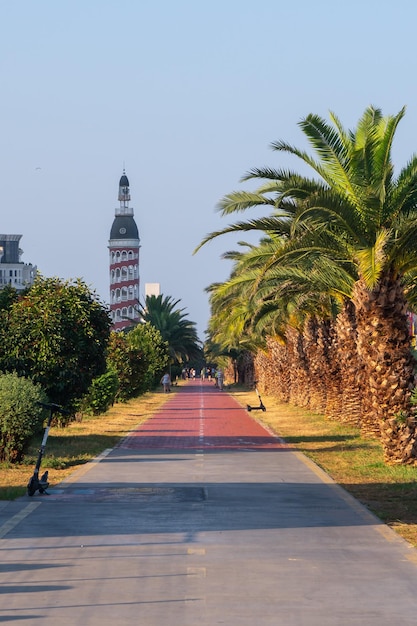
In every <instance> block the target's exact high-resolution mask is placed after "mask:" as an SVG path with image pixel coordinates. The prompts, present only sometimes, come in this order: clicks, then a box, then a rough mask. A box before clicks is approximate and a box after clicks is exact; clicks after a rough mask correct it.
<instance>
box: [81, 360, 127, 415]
mask: <svg viewBox="0 0 417 626" xmlns="http://www.w3.org/2000/svg"><path fill="white" fill-rule="evenodd" d="M118 389H119V378H118V376H117V372H116V370H115V369H113V368H109V369H108V370H107V372H106V373H105V374H102V375H101V376H98V377H97V378H95V379H94V380H93V382H92V383H91V386H90V389H89V391H88V393H87V395H86V396H85V397H84V398H83V401H82V403H81V407H80V408H81V411H83V412H85V413H90V414H92V415H99V414H100V413H105V412H106V411H107V409H108V408H109V407H111V406H112V405H113V404H114V401H115V399H116V394H117V391H118Z"/></svg>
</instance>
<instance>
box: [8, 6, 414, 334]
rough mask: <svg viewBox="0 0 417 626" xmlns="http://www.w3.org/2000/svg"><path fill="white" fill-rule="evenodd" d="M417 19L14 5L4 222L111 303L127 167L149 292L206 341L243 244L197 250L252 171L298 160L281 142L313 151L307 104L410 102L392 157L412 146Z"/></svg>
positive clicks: (288, 9) (353, 111)
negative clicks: (306, 140) (273, 146)
mask: <svg viewBox="0 0 417 626" xmlns="http://www.w3.org/2000/svg"><path fill="white" fill-rule="evenodd" d="M416 24H417V3H416V2H415V0H397V2H395V3H393V2H391V1H390V2H388V1H386V0H351V1H350V2H335V0H316V2H311V0H299V1H297V0H294V1H293V2H288V1H287V0H286V1H281V0H258V1H257V2H253V0H251V1H248V0H211V1H210V2H200V1H199V0H194V1H192V0H175V1H174V0H159V1H158V0H37V1H36V2H35V1H34V0H13V1H12V0H8V1H6V0H1V1H0V64H1V65H0V67H1V70H0V72H1V87H2V89H1V99H0V111H1V115H0V119H1V122H2V132H1V140H0V155H1V156H0V159H1V196H0V197H1V206H2V209H1V216H2V219H1V225H0V232H3V233H12V234H14V233H15V234H22V235H23V236H22V240H21V246H22V249H23V250H24V254H23V257H22V260H23V261H25V262H30V263H33V264H35V265H37V266H38V269H39V270H40V272H41V273H42V274H43V275H44V276H59V277H61V278H65V279H66V278H75V277H82V278H84V280H85V281H86V282H87V284H89V285H90V286H91V287H92V288H94V289H95V290H96V291H97V293H98V294H99V296H100V297H101V299H102V300H103V301H105V302H107V301H108V297H109V296H108V291H109V280H108V250H107V245H108V238H109V234H110V228H111V224H112V221H113V217H114V210H115V208H116V206H117V204H118V203H117V192H118V182H119V178H120V176H121V174H122V171H123V167H125V168H126V173H127V175H128V177H129V180H130V186H131V195H132V202H131V205H132V206H133V208H134V210H135V219H136V222H137V224H138V227H139V232H140V237H141V246H142V247H141V262H140V275H141V285H142V288H141V291H142V294H143V292H144V285H145V283H147V282H159V283H160V284H161V289H162V292H163V294H164V295H169V296H172V297H173V298H175V299H181V306H183V307H185V309H186V313H187V314H188V316H189V319H190V320H191V321H194V322H196V323H197V328H198V331H199V334H200V337H201V338H204V330H205V328H206V324H207V321H208V318H209V308H208V299H207V295H206V294H205V291H204V289H205V287H207V286H208V285H209V284H210V283H212V282H217V281H222V280H225V279H226V278H227V276H228V274H229V271H230V265H229V262H227V261H224V260H221V259H220V256H221V254H222V253H223V252H224V251H227V250H232V249H236V247H237V245H236V242H237V239H239V238H234V236H225V237H223V238H220V239H218V240H216V241H214V242H212V243H210V244H208V245H207V246H205V247H204V248H203V249H202V250H201V251H200V252H199V253H198V254H197V255H195V256H193V255H192V251H193V249H194V248H195V246H196V245H197V244H198V243H200V241H201V240H202V239H203V237H204V236H205V235H206V234H207V233H208V232H211V231H214V230H218V229H219V228H223V227H224V226H226V225H227V224H228V223H229V222H230V221H232V220H230V219H225V218H221V216H220V215H219V213H218V212H217V211H216V204H217V202H218V201H219V200H220V198H221V197H222V196H223V195H224V194H226V193H228V192H230V191H232V190H235V189H243V188H247V186H246V187H245V186H244V185H242V184H241V183H239V179H240V177H241V176H242V175H243V174H244V173H245V172H246V171H247V170H248V169H250V168H251V167H262V166H266V165H269V166H279V165H280V166H283V167H285V166H288V165H291V166H293V165H294V163H287V162H285V161H284V160H283V159H284V158H287V157H285V156H283V155H278V154H276V153H273V152H272V151H271V150H270V147H269V145H270V143H271V142H272V141H274V140H278V139H284V140H287V141H289V142H291V143H293V144H295V145H298V146H300V147H302V146H303V145H304V144H303V136H302V134H301V131H300V129H299V128H298V126H297V123H298V122H299V120H300V119H301V118H302V117H305V116H306V115H307V114H308V113H311V112H312V113H317V114H319V115H322V116H323V117H327V115H328V111H329V110H332V111H334V112H335V113H336V114H337V115H338V117H339V118H340V119H341V120H342V122H343V123H344V125H345V126H347V127H349V128H351V127H353V126H354V125H355V124H356V122H357V120H358V119H359V117H360V116H361V115H362V113H363V111H364V109H365V108H366V107H367V106H368V105H369V104H373V105H374V106H377V107H379V108H381V109H382V110H383V112H384V113H385V114H395V113H397V112H398V111H399V110H400V108H401V107H402V106H403V105H406V107H407V113H406V116H405V118H404V120H403V121H402V122H401V124H400V127H399V130H398V134H397V138H396V143H395V152H394V157H395V163H396V166H397V168H400V167H402V166H403V165H405V163H406V162H407V161H408V159H409V157H410V156H411V154H412V153H414V152H415V151H417V133H416V128H417V80H416V65H417V62H416V59H417V53H416V43H415V42H416V35H415V33H416ZM278 159H280V160H279V161H278ZM247 217H248V218H249V217H250V214H249V213H248V214H247ZM233 221H234V220H233ZM240 238H242V237H240ZM246 239H247V238H246Z"/></svg>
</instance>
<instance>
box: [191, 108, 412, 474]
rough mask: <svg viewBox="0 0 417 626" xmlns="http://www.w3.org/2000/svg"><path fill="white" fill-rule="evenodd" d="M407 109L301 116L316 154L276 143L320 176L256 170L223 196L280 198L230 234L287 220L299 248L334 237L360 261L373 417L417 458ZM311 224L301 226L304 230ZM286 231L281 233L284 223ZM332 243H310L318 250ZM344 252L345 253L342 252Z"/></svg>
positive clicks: (362, 347) (232, 203) (358, 289)
mask: <svg viewBox="0 0 417 626" xmlns="http://www.w3.org/2000/svg"><path fill="white" fill-rule="evenodd" d="M404 113H405V110H404V109H402V110H401V111H400V112H399V113H398V114H397V115H395V116H387V117H383V116H382V113H381V111H380V110H379V109H375V108H373V107H368V108H367V109H366V110H365V112H364V114H363V116H362V118H361V119H360V120H359V123H358V125H357V128H356V130H355V131H346V130H345V129H344V128H343V126H342V124H341V123H340V121H339V120H338V118H337V117H336V116H335V115H334V114H330V118H331V122H332V123H331V124H328V123H327V122H326V121H325V120H323V119H322V118H320V117H319V116H317V115H313V114H311V115H308V116H307V117H306V118H305V119H304V120H302V121H301V122H300V127H301V129H302V130H303V132H304V134H305V135H306V137H307V139H308V141H309V143H310V145H311V147H312V148H313V151H314V152H315V155H316V158H314V157H312V156H310V155H309V154H308V153H306V152H304V151H302V150H299V149H297V148H295V147H293V146H291V145H289V144H287V143H286V142H283V141H279V142H274V143H273V144H272V147H273V149H274V150H276V151H279V152H284V153H287V154H291V155H294V156H296V157H298V158H299V159H300V160H301V161H302V162H303V163H304V164H306V165H307V166H309V168H311V169H312V170H313V173H314V177H313V178H308V177H305V176H300V175H299V174H297V173H296V172H292V171H289V170H271V169H253V170H251V171H250V172H249V173H248V174H247V175H246V176H245V177H244V180H249V179H262V180H263V181H266V182H263V184H262V186H261V187H260V188H258V190H257V191H256V192H252V193H245V192H234V193H232V194H229V195H228V196H225V198H224V199H223V200H222V202H221V203H220V208H221V209H222V212H223V214H229V213H233V212H237V211H242V210H246V209H247V208H250V207H252V206H260V205H270V206H273V207H274V212H275V215H273V216H271V217H269V218H263V219H258V220H251V221H249V222H246V223H245V222H240V223H238V224H234V225H232V226H229V227H227V228H226V229H223V231H219V232H217V233H212V234H211V235H209V236H208V237H207V238H206V239H205V240H204V241H203V243H205V241H208V240H210V238H213V237H214V236H218V235H219V234H223V233H224V232H233V231H238V230H253V229H264V230H266V231H267V232H268V228H269V229H275V228H276V227H278V228H280V227H281V226H282V224H283V223H285V222H287V223H290V225H291V229H292V232H293V233H295V236H294V237H293V241H294V242H295V245H296V246H299V244H300V243H301V242H302V237H300V232H302V230H304V232H311V233H312V236H313V238H314V235H315V234H317V235H318V239H320V235H322V236H324V237H325V238H327V237H330V239H331V240H332V242H333V253H329V254H330V255H332V254H333V258H336V257H337V256H339V258H341V259H342V260H343V262H347V263H352V264H353V265H354V268H355V271H356V273H357V281H356V283H355V287H354V289H353V293H352V301H353V304H354V311H355V323H356V333H357V351H358V355H359V358H360V362H361V371H360V374H361V383H362V386H363V387H364V388H365V389H366V393H364V404H363V416H362V418H363V421H364V423H365V424H368V425H369V428H370V430H374V429H380V430H381V436H382V439H383V443H384V446H385V451H386V457H387V459H388V460H390V461H393V462H409V461H412V460H413V458H414V457H415V455H416V450H415V435H414V426H413V422H412V421H411V420H410V419H409V418H408V416H409V414H410V403H409V398H410V392H411V389H412V388H413V385H414V369H415V362H414V359H413V357H412V355H411V351H410V337H409V333H408V328H407V299H406V293H405V291H404V283H405V281H406V280H407V276H409V275H410V273H412V272H415V271H416V268H417V246H415V241H416V240H417V211H416V206H417V157H415V156H413V157H412V158H411V159H410V161H409V163H408V164H407V165H406V166H405V167H404V168H403V169H402V170H401V171H400V173H399V175H398V176H396V177H395V176H394V167H393V163H392V156H391V152H392V144H393V139H394V136H395V132H396V129H397V126H398V124H399V122H400V121H401V119H402V117H403V116H404ZM300 228H301V231H300ZM274 232H277V231H274ZM320 248H322V244H321V243H320V242H319V241H317V244H316V245H310V247H309V249H307V248H305V249H304V251H303V253H304V254H311V253H312V252H313V251H314V253H315V254H317V252H318V250H320ZM342 253H343V255H344V256H343V257H341V256H340V255H341V254H342Z"/></svg>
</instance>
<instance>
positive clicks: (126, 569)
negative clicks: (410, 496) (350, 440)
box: [0, 380, 417, 626]
mask: <svg viewBox="0 0 417 626" xmlns="http://www.w3.org/2000/svg"><path fill="white" fill-rule="evenodd" d="M257 417H259V416H258V414H256V413H248V412H247V411H246V410H245V407H241V406H240V405H239V404H238V403H237V402H236V401H235V400H234V399H233V398H232V397H231V396H229V395H228V394H227V393H226V392H224V391H223V392H221V391H218V390H216V389H215V388H214V386H213V384H211V383H208V382H205V383H204V384H202V383H201V382H200V381H199V380H196V381H190V383H189V384H188V385H187V386H185V387H181V388H180V390H179V391H178V393H175V394H172V395H171V397H170V398H169V400H168V402H167V403H166V404H165V406H164V407H163V408H162V409H161V410H160V411H159V412H158V413H156V414H155V416H154V417H153V418H152V419H151V420H149V421H148V422H147V423H146V424H144V425H142V426H141V427H140V428H138V430H136V431H134V432H132V433H131V434H130V435H129V436H128V437H126V438H125V439H124V440H123V441H122V442H121V443H120V445H119V446H118V447H116V448H114V449H112V450H107V451H105V452H104V453H103V454H102V455H101V456H100V457H99V458H98V459H96V460H95V461H94V462H92V463H89V464H87V465H86V466H84V467H83V468H82V469H80V470H78V471H77V472H75V473H74V474H73V475H72V476H71V478H70V479H69V480H67V481H66V482H65V483H62V484H60V485H58V486H57V487H55V488H53V489H50V490H49V495H40V494H39V493H36V494H35V495H34V496H33V497H29V496H25V497H24V498H21V499H19V500H16V501H14V502H8V503H6V502H2V503H0V583H1V587H0V589H1V595H0V622H5V623H7V622H10V623H11V624H12V623H13V626H15V625H16V626H18V625H20V624H21V625H25V626H31V625H32V624H33V625H41V624H42V626H52V625H54V626H66V625H80V626H98V625H100V626H106V625H107V624H112V625H114V624H117V625H124V624H140V625H143V626H162V625H163V626H171V625H172V626H197V625H199V626H200V625H201V626H213V625H215V624H226V625H228V626H234V625H242V626H243V625H244V626H246V625H247V626H264V625H279V626H281V625H282V626H351V625H352V626H353V625H355V626H396V625H397V624H398V625H401V626H415V625H416V624H417V552H416V550H415V549H414V548H412V547H411V546H410V545H409V544H408V543H406V542H405V541H403V540H402V539H400V538H399V537H398V536H397V535H395V533H394V532H393V531H391V530H390V529H389V528H388V527H387V526H385V525H384V524H382V523H381V522H380V521H379V520H377V519H376V518H375V517H374V516H373V515H371V514H370V513H369V512H368V511H367V510H366V509H365V508H364V507H363V506H362V505H360V504H359V503H358V502H357V501H356V500H354V499H353V498H352V497H351V496H349V495H348V494H347V493H346V492H345V491H344V490H343V489H341V488H340V487H338V486H337V485H335V484H334V483H333V482H332V481H331V480H330V479H329V478H328V477H327V476H326V474H324V473H323V472H322V471H321V470H320V469H319V468H317V467H316V466H315V465H314V464H313V463H311V462H310V461H308V460H307V459H306V458H305V457H303V456H302V455H301V454H299V453H297V452H295V451H293V450H290V449H289V448H288V447H287V446H286V445H285V443H284V442H283V441H281V440H280V439H279V438H276V437H274V436H273V435H272V434H271V433H269V432H268V431H267V430H265V429H264V428H262V427H261V426H260V425H259V424H258V423H257V421H256V418H257Z"/></svg>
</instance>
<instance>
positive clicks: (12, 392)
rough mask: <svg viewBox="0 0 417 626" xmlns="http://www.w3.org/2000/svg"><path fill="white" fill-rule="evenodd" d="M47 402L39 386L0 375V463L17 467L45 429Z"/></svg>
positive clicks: (14, 377) (14, 375) (20, 378)
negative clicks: (45, 405)
mask: <svg viewBox="0 0 417 626" xmlns="http://www.w3.org/2000/svg"><path fill="white" fill-rule="evenodd" d="M46 401H47V398H46V395H45V393H44V392H43V391H42V389H41V387H40V386H39V385H35V384H34V383H33V382H32V381H31V380H29V379H26V378H22V377H19V376H18V375H17V374H16V373H12V374H2V375H0V460H1V461H9V462H11V463H16V462H19V461H21V460H22V458H23V455H24V452H25V450H26V448H27V446H28V444H29V442H30V440H31V438H32V437H33V435H34V434H35V433H37V432H39V431H40V430H41V428H42V423H43V418H44V417H45V412H44V409H43V408H42V407H41V406H39V404H37V403H38V402H46Z"/></svg>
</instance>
